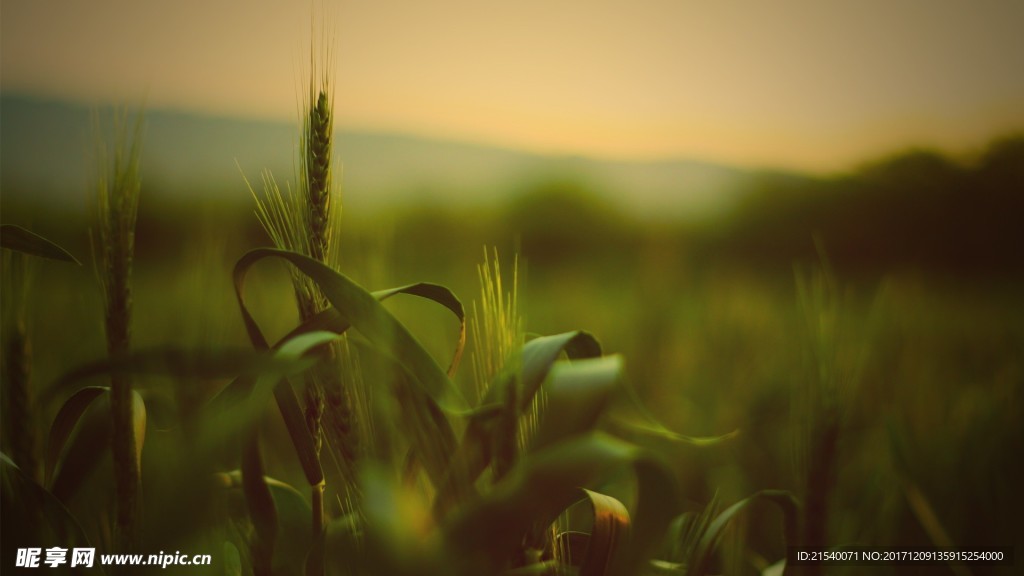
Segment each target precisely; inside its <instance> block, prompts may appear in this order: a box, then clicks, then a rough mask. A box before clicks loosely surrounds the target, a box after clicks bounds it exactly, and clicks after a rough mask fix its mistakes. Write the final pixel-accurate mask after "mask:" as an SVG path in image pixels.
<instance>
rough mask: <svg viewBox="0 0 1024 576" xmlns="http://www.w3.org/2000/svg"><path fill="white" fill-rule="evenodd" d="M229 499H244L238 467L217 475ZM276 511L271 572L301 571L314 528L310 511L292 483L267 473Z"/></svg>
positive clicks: (289, 572) (265, 481)
mask: <svg viewBox="0 0 1024 576" xmlns="http://www.w3.org/2000/svg"><path fill="white" fill-rule="evenodd" d="M218 476H219V477H220V480H221V484H222V485H223V486H224V487H225V488H226V489H227V490H229V491H230V497H231V498H235V499H237V498H244V487H243V483H244V482H243V479H242V473H241V472H240V471H238V470H235V471H232V472H227V473H222V474H219V475H218ZM263 481H264V483H265V484H266V486H267V490H268V492H269V493H270V496H271V498H272V499H273V502H274V508H275V510H276V511H277V516H278V525H279V526H280V529H279V530H278V531H277V541H276V543H275V545H274V558H273V562H272V565H273V568H274V574H295V575H298V574H302V565H303V563H304V562H305V560H306V554H307V553H308V552H309V549H310V546H311V543H312V537H313V530H312V524H311V522H310V521H309V519H310V517H311V515H312V513H313V511H312V509H311V508H310V506H309V503H308V502H306V499H305V497H304V496H303V495H302V493H300V492H299V491H298V490H296V489H295V487H294V486H292V485H290V484H287V483H285V482H282V481H280V480H277V479H275V478H271V477H269V476H266V477H264V478H263Z"/></svg>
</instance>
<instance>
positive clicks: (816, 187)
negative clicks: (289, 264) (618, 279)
mask: <svg viewBox="0 0 1024 576" xmlns="http://www.w3.org/2000/svg"><path fill="white" fill-rule="evenodd" d="M628 203H629V191H628V190H607V189H604V188H602V186H601V183H600V182H588V181H586V180H584V179H579V178H575V179H574V178H572V177H561V178H559V177H555V178H548V179H540V180H538V181H536V182H534V183H532V184H529V185H524V186H522V190H521V193H520V194H519V195H518V196H517V197H516V198H515V199H514V200H513V201H512V202H511V203H510V204H509V205H507V206H505V207H504V208H503V209H501V210H498V211H497V212H496V213H495V214H493V215H490V216H489V217H487V216H482V215H467V214H464V213H461V212H459V211H458V210H455V209H445V208H443V207H439V206H431V205H430V204H429V203H428V202H426V201H425V202H424V204H423V205H422V206H419V207H416V208H415V209H410V208H408V207H406V208H403V209H400V210H399V214H404V217H402V216H399V222H398V224H397V226H396V234H397V236H398V238H397V240H398V243H399V244H402V245H416V244H417V242H419V241H422V240H425V239H429V240H430V245H431V247H432V250H435V251H440V252H442V253H451V252H460V251H461V250H462V247H463V246H465V245H466V244H470V245H473V246H479V244H480V242H481V241H487V242H492V243H498V244H501V243H507V242H509V241H510V239H516V242H518V248H519V249H520V252H521V253H522V255H523V256H524V257H525V259H526V260H527V261H528V262H529V264H530V267H531V269H532V270H535V271H538V272H543V271H544V270H546V269H550V270H552V271H556V270H561V269H564V267H565V266H568V265H576V264H579V263H581V262H591V263H594V264H596V265H598V266H601V267H605V268H610V269H616V270H619V271H621V270H622V269H623V267H625V268H626V269H632V268H633V267H634V265H635V264H637V263H638V259H637V254H638V253H647V252H649V251H651V250H654V251H656V252H658V253H659V254H662V255H671V256H672V258H673V260H674V261H675V262H674V264H676V265H683V266H685V267H686V268H688V269H690V270H694V271H699V270H706V269H717V268H722V267H730V268H741V269H745V270H748V271H751V272H766V273H770V274H772V275H774V274H776V273H780V274H783V275H790V274H791V272H792V265H793V263H794V262H803V261H813V260H816V259H817V258H818V256H819V254H818V253H819V251H820V250H824V252H825V253H826V254H827V256H828V257H829V259H830V260H831V262H832V264H833V266H834V267H835V269H836V270H837V272H839V273H840V274H841V275H843V276H844V277H847V278H878V277H880V276H883V275H885V274H887V273H902V272H910V273H922V274H925V275H927V276H932V277H943V278H956V277H960V278H964V279H975V280H981V279H990V280H999V279H1010V278H1017V279H1019V278H1020V277H1021V274H1022V272H1024V265H1022V263H1024V260H1022V259H1021V258H1020V250H1021V247H1022V246H1024V226H1021V223H1020V218H1021V215H1022V214H1024V135H1016V136H1010V137H1005V138H1002V139H999V140H996V141H994V142H992V143H991V144H990V145H989V146H988V147H987V148H986V149H985V150H984V151H983V152H981V153H979V154H977V155H976V157H972V158H954V157H950V156H947V155H943V154H941V153H939V152H936V151H931V150H925V149H918V150H911V151H907V152H904V153H899V154H894V155H891V156H888V157H884V158H882V159H879V160H875V161H872V162H868V163H865V164H863V165H861V166H859V167H857V168H855V169H853V170H850V171H849V172H846V173H842V174H837V175H832V176H816V177H815V176H806V175H799V174H794V173H785V172H769V171H765V172H758V173H755V174H753V175H752V176H751V177H750V178H749V179H748V181H747V183H746V185H745V186H743V187H742V189H741V190H740V191H738V193H737V199H736V201H735V204H734V206H733V208H732V210H731V211H729V212H726V213H725V214H723V215H722V216H720V217H719V218H718V219H714V220H707V221H701V222H698V223H694V222H664V221H658V222H644V221H642V220H640V219H637V218H636V217H633V216H632V215H631V214H632V213H631V211H630V210H629V209H628ZM474 240H476V241H474Z"/></svg>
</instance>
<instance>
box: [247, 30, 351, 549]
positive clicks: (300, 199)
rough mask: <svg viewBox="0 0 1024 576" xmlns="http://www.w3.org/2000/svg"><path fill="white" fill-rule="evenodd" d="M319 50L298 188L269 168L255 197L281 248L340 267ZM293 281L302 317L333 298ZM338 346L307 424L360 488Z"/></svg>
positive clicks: (312, 383)
mask: <svg viewBox="0 0 1024 576" xmlns="http://www.w3.org/2000/svg"><path fill="white" fill-rule="evenodd" d="M325 52H328V53H329V50H327V51H325ZM315 55H316V50H314V49H312V48H311V50H310V68H311V69H310V81H309V90H308V98H307V99H306V101H305V102H304V103H303V109H302V136H301V139H300V155H299V156H300V168H301V169H300V172H299V179H298V180H299V186H298V190H297V191H293V190H291V189H290V188H286V190H285V191H282V190H281V188H280V186H278V185H277V183H276V182H275V181H274V179H273V177H272V176H271V175H270V174H269V173H264V175H263V185H264V195H263V197H260V196H258V195H256V194H255V193H254V194H253V196H254V197H255V199H256V214H257V217H258V218H259V220H260V222H261V224H262V225H263V227H264V228H265V229H266V230H267V233H268V234H269V235H270V237H271V239H272V240H273V242H274V244H275V245H276V246H277V247H278V248H281V249H285V250H291V251H294V252H298V253H300V254H303V255H306V256H309V257H311V258H314V259H316V260H319V261H321V262H324V263H325V264H328V265H330V266H331V267H333V268H337V267H338V264H339V256H338V254H339V246H338V239H339V235H338V233H337V232H338V229H339V228H340V216H341V204H340V201H339V199H338V198H337V196H338V191H337V190H336V188H335V186H334V178H333V166H332V160H333V158H332V156H333V140H334V119H333V118H334V114H333V99H332V97H331V87H330V77H329V73H328V71H329V69H330V62H329V59H327V60H326V61H325V62H323V64H322V68H321V71H320V74H319V75H317V73H316V70H317V61H316V57H315ZM250 190H251V186H250ZM292 280H293V287H294V292H295V297H296V303H297V307H298V312H299V318H300V320H302V321H305V320H308V319H309V318H311V317H313V316H314V315H315V314H317V313H319V312H321V311H323V310H324V309H325V308H326V307H327V300H326V298H324V296H323V294H322V293H321V292H320V290H319V289H318V288H317V287H316V285H315V284H314V283H313V282H312V281H311V280H309V278H307V277H305V276H303V275H301V274H299V273H297V272H293V275H292ZM333 352H334V354H333V356H334V360H335V362H332V363H331V366H332V367H333V368H336V369H334V370H326V369H325V370H319V371H316V372H313V373H310V375H309V376H308V377H307V378H306V385H305V388H304V393H303V396H304V403H305V415H306V425H307V426H308V428H309V430H310V432H311V433H312V435H313V438H314V441H315V442H316V447H317V451H318V452H319V451H320V450H321V447H322V445H323V442H324V440H325V436H326V440H327V442H328V444H329V445H330V446H331V448H332V451H333V453H334V455H335V456H336V458H335V461H336V462H338V465H339V468H340V469H341V470H342V476H343V478H345V479H346V482H347V483H349V485H347V486H344V487H343V489H344V490H346V491H348V490H349V489H351V488H353V486H354V478H353V473H352V464H353V462H354V460H355V458H356V455H357V448H358V439H357V434H356V425H354V424H353V420H354V418H353V407H352V404H353V400H352V398H351V394H350V393H349V390H347V389H346V386H343V383H342V379H341V376H340V374H339V373H340V372H343V371H344V370H345V367H346V366H351V365H352V364H351V363H349V362H345V361H344V360H343V359H342V358H341V356H342V354H341V352H342V350H341V348H338V347H335V348H334V350H333ZM349 380H352V379H349ZM323 488H324V487H323V486H314V487H313V493H312V498H313V510H314V519H313V524H314V530H315V531H316V532H319V531H320V530H321V529H322V526H323V523H324V519H323Z"/></svg>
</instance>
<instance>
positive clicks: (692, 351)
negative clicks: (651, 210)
mask: <svg viewBox="0 0 1024 576" xmlns="http://www.w3.org/2000/svg"><path fill="white" fill-rule="evenodd" d="M325 82H326V81H325ZM313 86H317V85H316V83H314V84H313ZM323 90H325V88H323V87H321V88H317V89H315V90H314V89H313V88H311V92H310V100H309V103H308V107H307V109H306V114H307V116H306V118H305V119H304V128H303V130H302V135H303V136H302V137H303V140H302V145H301V146H300V149H301V151H302V154H303V156H302V157H301V158H300V162H299V163H298V164H299V166H300V170H301V172H300V174H299V176H298V177H297V178H296V180H295V182H294V183H293V185H294V186H295V188H296V190H297V192H296V194H297V196H289V195H288V194H287V193H286V194H283V195H282V196H280V197H278V196H277V194H281V193H280V192H279V191H277V192H275V188H274V184H273V182H271V181H267V183H268V186H267V188H266V189H261V188H260V187H259V185H258V184H254V188H255V189H254V190H253V195H254V196H255V198H254V200H253V202H252V203H251V204H246V205H244V206H238V205H229V204H218V203H216V202H213V201H211V202H210V203H208V204H206V205H202V204H200V205H199V206H182V205H178V204H174V203H173V202H170V201H168V200H167V199H166V197H165V198H164V199H162V200H161V201H154V202H153V203H152V204H147V200H146V191H145V186H143V187H142V191H141V198H142V199H141V200H138V196H136V195H137V194H138V193H139V190H138V188H137V186H136V183H137V181H136V179H135V178H136V177H137V175H138V174H137V167H136V166H135V163H134V161H133V160H132V159H133V158H134V156H133V154H132V150H133V149H132V148H131V145H130V142H131V140H130V138H129V139H128V141H127V142H121V144H120V145H121V146H122V147H121V148H116V147H115V148H114V152H113V154H114V156H115V157H116V156H117V154H118V153H123V154H124V156H123V157H121V160H120V161H119V162H110V163H108V164H109V166H107V165H106V164H105V165H104V166H105V168H109V169H110V172H109V173H103V174H105V175H106V179H102V178H101V179H100V180H99V182H97V188H98V190H99V196H98V197H99V198H100V200H101V202H100V204H101V206H105V208H103V209H101V210H100V211H99V212H98V213H97V214H96V215H93V216H91V217H90V219H88V220H87V221H84V222H79V221H73V220H68V219H62V218H60V217H57V216H52V215H51V213H50V212H49V211H48V210H47V209H46V207H43V208H37V212H36V213H35V215H34V222H36V223H37V225H35V226H33V228H34V229H35V230H36V232H38V233H40V234H42V235H43V236H46V237H49V238H51V239H52V240H54V241H55V242H56V243H57V244H59V245H61V246H63V247H64V249H66V250H67V251H69V252H70V253H71V255H72V256H73V257H74V258H77V259H78V260H80V261H82V262H84V265H76V264H74V263H72V262H67V261H60V260H61V259H64V260H67V259H69V258H68V257H66V255H65V253H64V252H63V250H62V249H61V248H59V247H56V246H54V245H52V244H50V243H49V242H48V241H46V240H44V239H42V238H40V237H38V236H33V235H31V234H28V233H25V232H24V231H22V230H20V229H16V228H12V227H5V229H4V247H5V248H10V249H9V250H8V249H5V250H4V251H3V256H4V290H3V297H4V317H3V321H4V333H3V337H4V341H3V352H4V355H3V358H4V370H3V377H4V381H3V392H4V399H3V424H4V430H3V452H4V455H5V459H4V464H3V466H4V468H3V469H4V484H3V497H4V502H3V505H4V514H3V532H4V534H5V537H4V542H3V545H4V554H3V562H4V563H5V565H4V570H5V571H6V570H9V569H11V568H12V567H13V566H14V564H13V562H14V557H15V555H16V554H17V550H18V549H25V548H29V547H40V546H41V547H43V548H47V547H51V546H64V547H69V548H70V547H73V546H82V545H86V546H90V547H95V548H96V549H97V550H98V553H100V554H108V553H115V552H116V553H140V554H151V553H156V552H157V551H159V552H160V553H161V554H163V553H164V552H167V553H170V552H171V551H173V550H177V551H181V552H183V553H186V554H189V555H191V554H209V555H210V557H211V559H212V565H211V566H208V567H197V566H188V567H186V566H172V567H171V568H169V569H168V570H170V572H169V573H182V574H194V573H209V574H226V575H227V574H230V575H235V574H256V575H269V574H308V575H318V574H387V575H395V574H399V575H400V574H465V575H480V574H504V575H508V576H512V575H515V574H580V575H603V574H620V575H623V574H719V573H727V574H779V573H785V574H798V573H805V574H820V573H830V574H833V573H835V574H858V573H863V572H864V571H865V570H870V571H871V573H882V574H896V573H900V574H902V573H907V574H910V573H914V574H917V573H935V574H945V573H948V572H950V571H952V572H954V573H957V574H1009V573H1013V572H1014V567H1013V566H993V565H966V564H945V563H942V564H938V565H931V566H897V565H888V566H874V567H871V568H865V567H863V566H845V567H842V566H834V567H828V568H827V569H826V568H824V567H822V566H820V565H808V566H798V565H794V564H793V563H784V562H782V560H783V559H784V558H785V556H786V551H787V546H797V545H802V546H817V547H835V546H851V545H873V546H887V547H897V546H964V547H967V546H990V547H991V546H1005V547H1010V546H1017V547H1018V548H1019V546H1018V545H1019V544H1020V543H1021V535H1022V530H1021V529H1020V527H1019V525H1020V519H1021V518H1022V517H1024V509H1022V503H1024V498H1022V497H1021V495H1020V486H1021V485H1022V484H1024V477H1022V476H1024V475H1022V464H1021V458H1020V456H1021V454H1022V453H1024V450H1022V449H1024V446H1022V441H1024V435H1022V427H1021V421H1022V417H1024V414H1022V410H1024V402H1022V398H1021V392H1022V383H1024V366H1022V358H1024V306H1022V305H1021V300H1020V296H1019V294H1020V288H1021V283H1022V282H1021V279H1022V275H1021V273H1020V272H1021V269H1020V265H1019V262H1018V261H1017V258H1018V252H1019V248H1020V244H1019V243H1015V242H1016V240H1017V239H1018V238H1019V237H1020V232H1019V230H1017V228H1016V222H1015V218H1013V217H1010V216H1008V214H1012V211H1013V210H1014V209H1016V208H1018V207H1019V205H1020V199H1019V198H1018V197H1017V196H1018V195H1019V189H1017V188H1015V186H1016V184H1018V183H1020V182H1021V177H1020V166H1021V164H1020V163H1018V162H1016V160H1019V159H1020V158H1022V157H1024V155H1022V154H1021V150H1022V149H1024V148H1022V146H1021V142H1022V140H1021V139H1020V138H1016V139H1012V138H1011V139H1007V140H1004V141H1001V142H1000V143H997V144H994V145H993V147H992V149H991V150H990V151H989V152H988V153H987V155H985V156H984V157H983V158H982V159H981V160H978V161H976V162H975V163H974V164H971V165H969V166H964V165H958V164H955V163H954V162H952V161H949V160H947V159H944V158H941V157H938V156H936V155H931V154H927V153H916V154H911V155H906V156H901V157H898V158H896V159H893V160H891V161H890V162H888V163H881V164H874V165H869V166H867V167H865V168H863V169H861V170H860V171H858V172H856V173H855V174H853V175H847V176H843V177H839V178H835V179H831V180H828V179H826V180H822V179H817V180H816V179H812V178H810V177H808V178H806V179H794V178H790V179H788V180H785V181H784V182H776V181H773V180H772V179H771V178H770V175H768V176H765V178H764V180H762V181H759V182H758V186H759V187H758V188H756V189H755V190H754V191H752V192H751V193H750V194H749V195H748V196H746V197H745V199H746V203H741V204H740V206H739V207H738V208H737V209H736V211H735V212H734V213H732V214H729V215H727V216H723V217H722V218H723V219H722V220H721V221H719V222H716V223H711V224H709V223H702V224H701V225H699V226H696V225H692V224H691V225H682V224H679V225H674V224H672V223H666V222H658V223H653V222H645V221H642V220H635V219H631V218H630V217H626V216H621V215H619V214H618V213H617V211H616V209H615V207H614V206H609V205H607V204H601V200H599V199H597V198H596V197H590V196H587V194H586V190H585V189H584V188H585V187H580V186H577V185H572V184H569V185H567V184H565V183H564V182H562V183H556V184H554V185H551V186H549V187H548V188H543V187H542V191H544V193H539V192H537V193H534V194H533V195H525V196H524V197H523V198H520V199H519V201H518V203H515V204H513V205H511V206H508V207H506V209H504V210H496V211H492V212H490V213H485V212H483V211H482V210H480V209H474V210H472V211H468V212H458V211H457V210H454V211H452V212H451V213H445V212H443V211H438V212H430V211H423V210H420V211H417V210H415V209H410V208H408V207H396V210H395V216H394V220H391V221H390V223H388V224H385V223H383V222H381V221H375V220H372V219H366V218H364V217H361V216H360V215H358V214H354V215H350V214H345V216H344V218H342V219H340V220H339V218H338V212H337V211H338V210H340V208H341V204H340V202H341V197H340V196H336V195H335V192H336V187H332V185H331V172H330V167H329V162H327V161H326V160H325V159H330V158H331V157H332V154H331V152H330V151H331V138H332V137H333V136H332V135H333V130H332V125H331V121H332V120H331V112H330V108H329V104H328V98H327V97H326V96H325V95H324V91H323ZM252 179H253V180H254V181H256V182H258V179H256V178H252ZM284 189H285V190H289V188H287V187H285V188H284ZM9 193H10V192H9V191H5V195H6V194H9ZM967 199H969V203H966V204H965V201H966V200H967ZM136 201H138V203H139V204H138V205H139V206H141V208H140V210H141V213H140V214H139V215H138V225H137V227H136V224H135V219H136V214H135V212H134V210H135V208H134V206H135V204H136ZM12 204H13V202H12ZM257 206H259V207H260V208H259V210H260V211H261V212H260V214H261V216H260V217H257V213H256V212H257ZM975 209H976V210H977V211H979V214H974V210H975ZM275 210H279V211H280V212H279V213H278V212H275ZM332 210H333V211H334V212H332ZM12 213H13V214H14V215H18V213H17V211H14V212H8V214H12ZM6 215H7V214H5V216H6ZM278 215H279V216H280V218H278ZM894 215H895V216H894ZM851 218H852V220H851ZM901 218H902V219H901ZM7 223H8V222H7V221H6V220H5V224H7ZM261 223H262V228H261ZM90 230H93V232H92V236H90V232H89V231H90ZM865 230H867V232H865ZM90 239H91V240H90ZM335 240H337V242H335ZM275 246H276V249H272V248H273V247H275ZM964 246H967V247H969V248H970V250H967V249H962V248H963V247H964ZM971 250H974V251H975V252H971ZM38 256H44V258H39V257H38ZM243 284H244V286H243ZM392 287H397V288H394V289H391V288H392ZM463 356H464V358H463ZM460 358H462V362H461V367H460V362H459V361H460ZM18 558H21V557H20V556H18ZM19 562H20V560H19ZM67 568H68V569H69V570H70V567H67ZM107 568H108V569H109V571H110V572H113V573H126V574H134V573H138V572H139V571H142V569H140V568H137V567H125V566H121V567H107ZM72 573H73V572H72Z"/></svg>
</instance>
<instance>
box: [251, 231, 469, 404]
mask: <svg viewBox="0 0 1024 576" xmlns="http://www.w3.org/2000/svg"><path fill="white" fill-rule="evenodd" d="M266 258H281V259H283V260H287V261H288V262H290V263H291V264H293V265H294V266H295V267H296V268H298V269H299V270H300V271H301V272H302V273H303V274H305V275H307V276H309V278H310V279H311V280H313V281H314V282H315V283H316V284H317V286H318V287H319V288H320V291H321V292H322V293H323V294H324V296H325V297H326V298H327V300H328V301H329V302H330V303H331V305H332V306H334V307H335V308H336V309H338V311H339V312H340V313H341V315H342V316H343V317H344V318H346V319H347V320H348V321H349V322H350V323H351V324H352V326H354V327H355V328H356V329H357V330H359V331H360V333H362V334H363V335H364V336H365V337H366V338H367V339H368V340H370V341H371V342H373V343H374V345H376V346H380V347H382V348H384V349H386V350H388V352H389V353H390V354H391V355H392V356H393V357H395V358H398V359H400V360H401V361H402V363H403V364H405V366H406V368H407V369H408V370H409V372H410V373H411V374H413V375H414V376H415V377H416V382H417V383H418V384H419V385H420V386H421V387H422V388H423V390H424V392H426V393H427V394H428V395H430V396H431V398H433V399H434V401H435V402H436V403H437V404H438V405H439V406H441V407H442V408H444V409H445V410H446V411H449V412H453V413H466V412H467V407H468V406H467V404H466V401H465V399H464V398H463V397H462V394H461V393H460V392H459V390H458V388H457V387H456V386H455V385H454V384H453V383H452V381H451V380H450V379H449V378H448V375H447V374H446V373H445V371H444V370H442V369H441V368H440V367H439V366H438V365H437V363H436V362H435V361H434V359H433V358H431V357H430V354H429V353H428V352H427V351H426V350H425V349H424V348H423V346H421V345H420V343H419V342H417V341H416V339H415V338H414V337H413V336H412V334H410V333H409V331H408V329H406V328H405V326H404V325H403V324H402V323H401V322H399V321H398V320H397V319H396V318H395V317H394V316H392V315H391V313H390V312H388V311H387V310H386V309H385V308H384V307H383V306H382V305H381V303H380V301H379V300H378V299H377V298H375V297H374V296H373V295H372V294H371V293H369V292H367V291H366V290H364V289H363V288H361V287H360V286H359V285H358V284H356V283H355V282H352V281H351V280H349V279H348V278H347V277H345V276H344V275H342V274H340V273H338V272H336V271H334V270H332V269H331V268H330V267H329V266H327V265H325V264H323V263H321V262H318V261H316V260H314V259H312V258H309V257H306V256H303V255H301V254H298V253H295V252H289V251H286V250H275V249H271V248H259V249H256V250H252V251H250V252H248V253H247V254H245V255H244V256H242V258H241V259H239V261H238V262H237V264H236V265H235V272H234V282H235V294H236V297H237V299H238V303H239V306H240V308H241V313H242V319H243V321H244V322H245V326H246V330H247V331H248V333H249V338H250V340H252V342H253V345H254V346H256V348H258V349H266V348H268V347H269V345H268V344H267V341H266V339H265V338H264V337H263V334H262V333H261V332H260V329H259V327H258V325H257V324H256V320H255V319H254V318H253V316H252V314H251V313H250V312H249V310H248V308H247V307H246V305H245V299H244V296H243V292H244V290H243V288H244V286H245V276H246V274H247V273H248V271H249V269H250V268H251V267H252V266H253V265H254V264H255V263H257V262H259V261H260V260H263V259H266Z"/></svg>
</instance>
